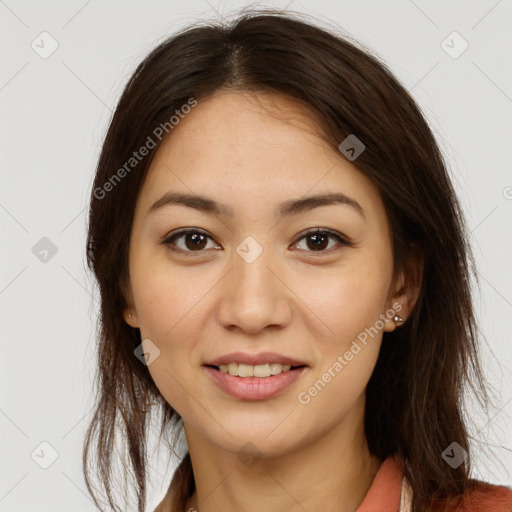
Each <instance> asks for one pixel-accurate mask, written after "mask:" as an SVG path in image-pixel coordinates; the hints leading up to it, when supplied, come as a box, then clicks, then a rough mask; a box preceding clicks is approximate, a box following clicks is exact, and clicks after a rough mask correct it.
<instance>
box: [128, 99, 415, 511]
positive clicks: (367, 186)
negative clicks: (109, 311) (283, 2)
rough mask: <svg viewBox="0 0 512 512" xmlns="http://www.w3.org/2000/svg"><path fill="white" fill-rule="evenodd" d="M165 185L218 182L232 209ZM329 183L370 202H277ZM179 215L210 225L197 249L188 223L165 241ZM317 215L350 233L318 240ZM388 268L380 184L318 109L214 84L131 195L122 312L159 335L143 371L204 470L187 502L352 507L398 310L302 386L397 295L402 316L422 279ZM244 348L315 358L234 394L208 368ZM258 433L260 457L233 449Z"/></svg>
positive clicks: (210, 190) (375, 464) (358, 497)
mask: <svg viewBox="0 0 512 512" xmlns="http://www.w3.org/2000/svg"><path fill="white" fill-rule="evenodd" d="M340 142H341V141H340ZM168 191H174V192H183V193H195V194H201V195H204V196H207V197H210V198H212V199H214V200H215V201H217V202H219V203H222V204H225V205H226V206H228V207H230V208H232V210H233V212H234V216H233V217H232V218H231V217H222V216H219V215H212V214H208V213H204V212H200V211H198V210H195V209H192V208H189V207H186V206H181V205H168V206H165V207H163V208H161V209H159V210H157V211H155V212H153V213H148V209H149V208H150V206H151V205H152V204H153V203H154V202H156V201H157V200H158V199H160V198H161V196H162V195H163V194H164V193H165V192H168ZM325 192H342V193H344V194H346V195H348V196H350V197H351V198H353V199H355V200H356V201H357V202H358V203H359V204H360V205H361V207H362V208H363V210H364V214H365V217H364V218H363V216H361V215H360V214H359V213H358V212H357V210H356V209H354V208H352V207H350V206H348V205H340V204H336V205H328V206H321V207H319V208H315V209H313V210H310V211H307V212H303V213H300V214H297V215H287V216H285V217H282V218H279V217H277V216H275V213H274V211H275V209H276V208H277V205H278V204H280V203H281V202H283V201H286V200H290V199H298V198H301V197H303V196H305V195H312V194H318V193H325ZM186 227H194V228H201V229H202V230H204V231H206V232H207V233H208V236H209V237H210V238H207V239H206V241H205V242H204V244H203V246H201V247H202V248H200V249H197V248H196V249H194V247H196V246H194V244H193V242H191V239H190V235H189V236H188V237H181V238H180V239H177V240H176V239H175V240H174V246H175V247H177V248H181V249H183V250H186V249H187V250H189V251H190V252H192V255H190V256H186V255H183V254H178V253H176V252H173V251H172V250H171V249H170V248H169V246H165V245H162V244H160V243H159V241H161V240H162V239H163V238H165V237H166V235H168V234H169V233H171V232H176V231H177V230H178V229H179V228H186ZM317 227H320V228H322V229H329V230H331V231H334V232H338V233H340V234H342V235H344V236H346V237H348V238H349V239H350V240H352V241H353V242H354V243H355V245H354V246H353V247H347V246H344V245H342V244H340V243H339V242H338V240H337V239H336V238H328V239H327V240H326V241H325V243H324V245H323V246H322V249H321V250H319V251H318V250H317V251H315V246H314V243H312V242H311V237H305V238H304V234H303V232H304V231H305V230H307V229H309V228H317ZM247 236H251V237H253V238H254V239H255V240H256V241H257V242H258V243H259V245H260V246H261V247H262V248H263V252H262V254H261V255H260V256H259V257H258V258H257V259H256V260H255V261H254V262H252V263H250V264H249V263H247V262H246V261H245V260H244V259H243V258H241V257H240V256H239V255H238V253H237V252H236V248H237V247H238V246H239V244H240V243H241V242H242V241H243V240H244V239H245V238H246V237H247ZM308 241H309V243H308ZM327 244H328V245H327ZM193 251H195V252H193ZM198 251H199V252H200V254H199V253H198ZM201 251H202V252H201ZM322 251H323V252H322ZM198 254H199V255H198ZM420 265H421V262H417V264H416V267H415V268H416V271H418V272H419V271H420ZM392 268H393V258H392V245H391V234H390V229H389V224H388V219H387V216H386V212H385V209H384V205H383V202H382V200H381V198H380V195H379V193H378V191H377V189H376V187H375V186H374V185H373V183H372V182H371V181H370V180H369V179H368V178H366V177H365V176H364V175H363V174H362V173H361V172H360V171H358V170H357V168H356V167H355V166H354V165H353V164H351V163H350V162H349V161H348V160H347V159H346V158H345V157H344V156H343V155H341V153H339V152H336V151H334V150H333V149H332V148H331V147H330V146H329V145H328V144H327V143H326V142H325V141H324V140H323V139H322V137H321V136H320V131H319V129H318V127H317V126H316V125H315V123H314V121H313V118H312V116H311V114H310V113H309V112H307V111H306V110H305V109H304V107H303V106H300V105H299V104H298V103H296V102H295V101H294V100H292V99H289V98H285V97H282V96H277V95H270V94H263V93H257V94H249V93H245V92H244V93H240V92H230V91H227V90H219V91H217V92H216V93H215V94H214V95H212V96H210V97H209V98H208V99H205V100H201V101H199V103H198V105H197V106H196V107H195V108H194V109H193V110H192V111H191V112H190V113H189V114H188V115H187V116H186V117H185V118H184V119H182V120H181V121H180V123H179V124H178V125H177V126H175V127H174V129H173V131H172V132H171V133H170V135H169V136H168V137H167V138H166V139H165V140H164V142H163V143H162V146H161V147H160V148H159V150H158V152H157V154H156V155H155V158H154V160H153V162H152V164H151V167H150V169H149V171H148V174H147V178H146V180H145V182H144V184H143V187H142V189H141V192H140V195H139V198H138V201H137V204H136V208H135V216H134V223H133V227H132V234H131V242H130V251H129V283H127V299H128V304H129V307H127V308H126V310H125V311H124V313H123V314H124V319H125V321H126V322H127V323H128V324H130V325H131V326H133V327H137V328H139V329H140V332H141V339H142V340H145V339H150V340H151V341H152V343H154V345H156V346H157V347H158V349H159V350H160V354H159V355H158V357H157V358H156V359H155V360H154V361H153V362H152V363H151V364H150V365H149V366H148V368H149V371H150V373H151V376H152V378H153V379H154V381H155V383H156V385H157V386H158V388H159V390H160V392H161V393H162V395H163V396H164V397H165V399H166V400H167V401H168V403H169V404H170V405H171V406H172V407H173V408H174V409H175V410H176V411H177V412H178V413H179V414H180V415H181V416H182V417H183V419H184V428H185V433H186V437H187V442H188V446H189V452H190V455H191V460H192V465H193V469H194V476H195V481H196V492H195V493H194V495H193V496H192V499H190V500H189V501H188V502H187V507H186V509H185V510H188V508H189V507H194V508H195V509H197V510H199V511H201V512H212V511H218V510H223V511H226V512H230V511H235V510H236V511H237V512H238V511H240V510H243V511H259V510H265V511H268V512H277V511H282V510H289V511H293V512H295V511H299V510H300V511H303V510H304V509H305V510H308V511H309V512H320V511H322V512H330V511H332V512H334V511H336V512H340V511H342V512H353V511H355V510H356V509H357V508H358V506H359V505H360V504H361V502H362V500H363V498H364V496H365V495H366V493H367V491H368V489H369V487H370V486H371V483H372V481H373V479H374V477H375V474H376V473H377V471H378V469H379V467H380V465H381V464H382V462H383V461H382V460H381V459H379V458H377V457H375V456H373V455H371V454H370V453H369V449H368V444H367V441H366V438H365V435H364V408H365V389H366V386H367V383H368V380H369V379H370V377H371V374H372V371H373V368H374V366H375V363H376V361H377V357H378V353H379V349H380V345H381V340H382V332H383V331H392V330H393V329H395V328H396V327H395V324H394V322H393V321H392V320H391V319H389V320H387V321H386V322H385V325H384V327H383V329H381V330H379V332H378V334H377V335H374V336H373V337H370V338H369V341H368V343H367V344H366V345H362V344H360V345H361V347H362V350H360V351H359V352H358V353H357V355H355V356H354V357H353V359H352V360H351V361H350V362H349V363H348V364H347V365H346V366H345V367H344V368H343V370H342V371H341V372H339V373H337V374H336V376H335V377H334V378H332V380H331V381H330V382H329V383H328V384H327V385H326V386H325V387H324V388H323V389H322V391H321V392H320V393H318V394H317V395H316V396H315V397H313V398H311V401H310V402H309V403H308V404H305V405H303V404H301V403H299V401H298V399H297V396H298V394H299V393H300V392H303V391H307V390H308V388H309V387H310V386H311V385H312V384H313V383H314V382H315V381H317V379H319V378H320V377H321V376H322V374H323V373H324V372H325V371H326V370H327V369H328V368H329V367H332V365H333V363H334V362H335V361H336V360H337V357H338V355H343V354H345V352H346V351H347V350H349V349H350V347H351V344H352V342H353V340H355V339H356V338H357V336H358V334H359V333H361V332H363V331H364V330H365V328H368V327H370V326H374V325H375V322H376V320H377V319H378V318H379V315H381V314H384V313H385V312H386V310H388V309H389V308H391V307H392V305H393V304H396V303H400V306H401V309H400V313H399V314H400V316H402V317H403V318H404V319H406V318H407V317H408V315H409V314H410V312H411V310H412V308H413V306H414V303H415V301H416V299H417V292H418V286H419V283H418V285H417V286H412V285H410V283H409V280H408V276H404V275H400V276H399V278H398V279H397V281H396V282H393V279H392V277H393V276H392ZM404 287H405V291H404ZM130 314H131V315H132V316H129V315H130ZM235 351H243V352H248V353H260V352H264V351H273V352H278V353H280V354H283V355H286V356H291V357H295V358H297V359H299V360H301V361H304V362H305V363H307V364H308V365H309V368H308V369H307V370H306V371H305V372H304V373H303V374H302V376H301V377H300V378H299V380H298V381H296V382H295V383H294V384H292V385H291V386H290V387H288V388H287V389H286V390H285V391H284V392H282V393H281V394H280V395H278V396H277V397H274V398H271V399H268V400H262V401H256V402H254V401H247V400H240V399H237V398H233V397H231V396H229V395H227V394H225V393H224V392H223V391H222V390H220V389H219V388H218V387H217V386H216V384H214V383H212V380H211V378H210V377H209V376H208V375H207V374H206V373H205V371H204V369H203V368H202V365H203V364H204V363H206V362H207V361H209V360H212V359H213V358H216V357H218V356H221V355H224V354H227V353H230V352H235ZM249 442H250V443H252V444H253V445H254V446H255V447H256V448H257V450H258V454H259V456H258V458H257V460H256V463H255V464H251V465H247V464H244V463H243V462H242V461H241V460H240V459H239V457H238V456H237V454H238V453H239V452H240V450H241V449H242V447H244V446H245V445H246V444H247V443H249ZM312 489H314V492H311V491H312Z"/></svg>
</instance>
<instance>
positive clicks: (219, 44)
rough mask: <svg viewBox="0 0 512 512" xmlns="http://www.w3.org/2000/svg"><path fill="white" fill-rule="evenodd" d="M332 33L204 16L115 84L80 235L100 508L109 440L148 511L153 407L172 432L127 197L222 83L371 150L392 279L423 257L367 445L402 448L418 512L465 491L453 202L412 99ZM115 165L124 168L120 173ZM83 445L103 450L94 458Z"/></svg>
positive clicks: (250, 17)
mask: <svg viewBox="0 0 512 512" xmlns="http://www.w3.org/2000/svg"><path fill="white" fill-rule="evenodd" d="M335 32H336V31H335V29H333V30H331V31H329V30H326V29H324V28H321V27H319V26H317V25H315V23H314V22H311V21H309V19H308V20H306V19H305V17H304V16H303V17H302V19H301V15H299V14H297V13H293V14H292V13H291V12H286V13H285V12H283V11H273V10H264V11H254V10H253V11H242V12H241V13H239V15H238V17H237V18H236V19H235V20H234V21H232V22H231V23H221V22H219V23H203V22H200V23H198V24H197V25H194V26H191V27H188V28H186V29H183V30H181V31H180V32H179V33H177V34H175V35H173V36H172V37H170V38H168V39H167V40H165V41H164V42H163V43H161V44H159V45H158V47H156V48H155V49H154V50H152V51H151V52H150V53H149V55H148V56H147V57H146V58H145V59H144V60H143V61H142V62H141V63H140V65H139V66H138V67H137V69H136V70H135V72H134V73H133V76H132V77H131V78H130V80H129V82H128V84H127V85H126V87H125V89H124V91H123V93H122V96H121V98H120V100H119V102H118V105H117V108H116V110H115V112H114V114H113V117H112V120H111V122H110V126H109V128H108V132H107V134H106V137H105V140H104V143H103V148H102V151H101V155H100V158H99V162H98V165H97V169H96V176H95V179H94V184H93V190H92V193H91V198H90V216H89V231H88V237H87V263H88V266H89V268H90V269H91V270H92V271H93V272H94V275H95V277H96V280H97V282H98V285H99V291H100V294H101V311H100V322H99V330H98V331H99V332H98V352H97V355H98V374H97V381H96V382H97V387H98V389H97V396H96V399H97V402H96V408H95V413H94V417H93V418H92V421H91V423H90V425H89V428H88V430H87V434H86V439H85V443H84V450H83V465H84V474H85V479H86V483H87V487H88V489H89V492H90V493H91V495H92V496H93V498H94V501H95V503H96V504H97V506H98V507H100V505H99V501H98V500H97V498H96V496H95V493H94V491H93V490H92V487H91V480H90V475H89V472H90V471H91V469H94V471H95V472H96V473H97V476H98V477H99V479H100V482H101V486H102V490H104V491H105V494H106V496H107V499H108V504H109V507H111V509H113V510H116V511H117V510H120V508H118V505H117V503H116V502H115V499H114V496H113V488H112V480H111V479H112V467H113V462H114V456H115V455H116V450H117V449H118V448H117V446H116V443H118V442H119V439H120V437H119V436H121V439H122V440H123V441H124V445H123V450H124V451H123V454H124V455H125V456H127V457H128V464H129V468H127V467H125V475H126V472H127V471H128V469H130V470H131V475H132V478H133V483H134V488H135V490H136V495H137V503H138V511H139V512H143V511H144V509H145V504H146V498H147V496H146V494H147V491H146V477H147V457H146V448H147V445H146V443H147V435H148V425H149V424H150V420H151V419H152V412H153V411H159V412H160V413H161V422H160V437H159V440H161V438H162V435H163V434H164V433H169V432H174V433H175V430H176V429H177V428H179V427H178V424H177V421H178V420H179V419H180V418H179V415H178V414H177V413H176V412H175V411H174V410H173V409H172V407H171V406H170V405H169V404H168V403H167V402H166V401H165V400H164V399H163V397H162V396H161V394H160V393H159V391H158V389H157V387H156V386H155V384H154V382H153V380H152V378H151V376H150V374H149V371H148V369H147V367H146V366H145V365H143V364H141V363H140V361H139V360H138V359H137V357H135V356H134V350H135V348H136V347H137V346H138V345H139V344H140V343H141V338H140V331H139V330H138V329H134V328H132V327H130V326H129V325H127V324H126V323H125V321H124V319H123V315H122V311H123V309H124V307H125V306H126V305H127V301H126V295H125V294H124V289H125V288H124V287H125V285H126V283H127V280H128V265H127V264H128V245H129V239H130V232H131V226H132V220H133V214H134V206H135V203H136V201H137V197H138V194H139V191H140V188H141V186H142V183H143V180H144V176H145V174H146V172H147V170H148V168H149V166H150V164H151V160H152V158H153V156H154V154H155V152H156V151H157V150H158V147H159V145H160V142H161V138H159V137H157V136H156V135H155V134H156V133H160V132H158V131H156V132H155V129H156V128H157V127H159V126H164V125H165V123H167V127H168V129H167V130H166V133H167V131H170V128H169V119H170V118H171V116H173V114H174V113H175V111H176V110H179V109H180V108H181V107H182V105H184V104H187V103H188V102H189V101H190V98H195V100H196V101H199V102H200V101H201V99H204V98H206V97H207V96H208V95H209V94H211V93H213V92H214V91H216V90H217V89H219V88H230V89H232V90H236V91H256V92H257V91H264V92H274V93H278V94H284V95H287V96H288V97H292V98H294V99H296V100H299V101H300V102H301V103H302V104H303V105H304V106H305V107H307V108H309V109H310V110H311V111H312V112H314V113H315V116H316V118H317V120H318V122H319V123H320V126H321V128H322V130H323V132H324V136H325V139H326V140H327V141H328V143H329V144H331V145H332V147H333V148H335V149H336V148H338V145H339V144H340V142H341V141H343V140H344V139H345V138H346V137H347V136H348V135H350V134H355V135H356V136H357V138H358V139H360V140H361V141H363V143H364V145H365V146H366V149H365V151H364V152H363V153H361V155H360V156H359V157H358V158H357V160H355V161H353V162H352V163H353V165H355V166H356V167H357V168H358V169H359V170H360V172H362V173H363V174H364V175H366V176H367V177H369V178H370V179H371V180H372V181H373V183H374V184H375V185H376V186H377V188H378V190H379V191H380V194H381V197H382V199H383V202H384V205H385V207H386V211H387V214H388V218H389V222H390V225H391V233H392V238H393V239H392V243H393V254H394V272H395V276H397V275H398V272H401V271H403V270H405V269H406V266H407V261H408V257H409V255H410V251H411V248H412V247H413V246H415V247H417V248H419V250H420V251H421V254H422V256H423V260H424V270H423V275H422V284H421V291H420V295H419V298H418V301H417V304H416V306H415V308H414V310H413V312H412V314H411V316H410V318H408V319H407V322H406V323H405V324H404V325H403V326H402V327H401V328H400V329H398V330H396V331H394V332H392V333H384V335H383V340H382V348H381V351H380V355H379V358H378V361H377V364H376V367H375V370H374V372H373V375H372V377H371V379H370V381H369V383H368V386H367V391H366V396H367V402H366V414H365V432H366V437H367V440H368V444H369V448H370V451H371V453H372V454H374V455H377V456H378V457H379V458H381V459H385V458H386V457H387V456H388V455H390V454H397V455H399V456H400V457H401V459H402V460H403V461H405V475H406V477H407V478H408V480H409V482H410V484H411V486H412V489H413V493H414V495H413V496H414V497H413V511H414V512H420V511H428V510H431V508H429V507H430V504H431V503H433V501H434V500H448V499H449V498H453V497H457V496H461V495H464V494H465V493H467V492H468V491H469V489H470V488H471V487H472V481H471V479H470V478H469V473H470V467H471V464H470V463H471V460H472V459H471V450H470V446H469V435H468V430H467V425H466V423H465V422H466V420H465V418H464V416H465V415H464V413H465V411H464V409H463V407H464V402H463V392H464V388H465V384H466V383H467V382H469V384H470V386H471V388H472V389H473V391H474V393H475V394H476V396H477V398H478V401H479V403H480V405H481V406H482V407H485V406H486V404H488V403H489V402H490V400H489V397H488V394H487V390H486V387H485V385H484V382H483V377H482V371H481V367H480V362H479V355H478V336H477V326H476V323H475V317H474V309H473V304H472V297H471V292H470V280H471V278H475V280H476V282H478V279H477V276H476V274H475V272H474V270H473V268H474V261H473V256H472V254H471V249H470V246H469V244H468V235H467V228H466V226H465V222H464V217H463V212H462V210H461V207H460V205H459V203H458V200H457V198H456V195H455V193H454V189H453V186H452V184H451V181H450V178H449V175H448V172H447V165H446V164H445V162H444V160H443V157H442V155H441V153H440V150H439V148H438V145H437V143H436V140H435V138H434V136H433V133H432V131H431V130H430V128H429V126H428V124H427V122H426V120H425V118H424V117H423V115H422V113H421V111H420V109H419V107H418V106H417V104H416V103H415V101H414V100H413V99H412V97H411V96H410V94H409V93H408V92H407V90H406V89H405V88H404V86H403V85H401V84H400V82H399V81H398V80H397V79H396V78H395V77H394V76H393V74H392V72H391V71H390V70H389V69H388V67H387V66H386V64H385V63H384V62H382V61H381V60H380V59H379V58H378V57H376V56H374V55H372V53H371V52H370V51H368V50H366V49H365V48H364V47H363V46H362V45H360V44H359V43H358V42H357V41H352V40H351V38H350V36H348V35H344V36H343V35H341V34H339V33H338V34H337V33H335ZM160 131H161V130H160ZM171 136H172V135H171ZM148 137H149V138H151V140H152V142H153V144H149V143H148V141H149V139H148ZM144 145H146V146H149V145H151V146H153V147H152V148H151V149H150V150H149V153H148V155H147V156H146V157H145V158H143V159H141V160H140V161H139V160H138V161H137V163H136V164H134V162H131V164H130V167H127V166H126V163H127V162H130V159H131V158H132V156H133V152H134V151H137V150H138V149H139V148H141V147H142V146H144ZM132 164H134V165H132ZM123 166H124V169H125V172H124V173H123V172H119V171H118V170H119V169H121V168H123ZM107 183H110V185H107ZM148 404H149V405H148ZM151 404H153V405H154V404H157V405H158V407H154V406H153V407H150V405H151ZM454 442H456V443H458V444H459V445H460V447H461V448H462V449H464V450H466V452H468V453H469V456H468V458H467V459H466V460H465V461H464V462H463V463H462V464H460V465H459V466H458V467H455V468H452V467H451V466H450V465H448V464H447V463H446V462H445V460H443V458H442V456H441V454H442V453H443V452H444V450H445V449H446V448H447V447H448V446H449V445H451V444H452V443H454ZM93 446H94V448H95V449H96V452H97V455H98V458H97V461H96V463H95V464H94V466H93V468H91V466H92V465H93V464H92V462H91V461H92V457H91V454H90V453H89V452H90V450H91V448H92V447H93ZM170 447H171V449H173V447H174V444H172V445H170ZM178 477H179V478H178ZM173 487H174V492H175V493H176V495H177V502H179V503H184V500H185V498H186V497H187V496H190V494H191V493H192V492H193V490H194V480H193V472H192V468H191V465H190V458H189V457H188V456H185V458H184V459H183V461H182V464H181V465H180V471H179V473H177V474H176V476H175V478H174V480H173ZM114 490H115V489H114ZM439 502H440V501H438V503H439ZM432 510H433V509H432Z"/></svg>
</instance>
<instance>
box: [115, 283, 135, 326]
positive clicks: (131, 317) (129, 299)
mask: <svg viewBox="0 0 512 512" xmlns="http://www.w3.org/2000/svg"><path fill="white" fill-rule="evenodd" d="M119 286H120V288H121V292H122V294H123V296H124V298H125V301H126V304H127V306H126V307H125V308H124V309H123V318H124V321H125V322H126V323H127V324H128V325H129V326H131V327H133V328H135V329H137V328H139V319H138V318H137V310H136V309H135V305H134V304H133V294H132V288H131V284H130V283H128V285H126V282H125V281H122V280H121V281H120V282H119Z"/></svg>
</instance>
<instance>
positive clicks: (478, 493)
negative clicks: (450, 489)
mask: <svg viewBox="0 0 512 512" xmlns="http://www.w3.org/2000/svg"><path fill="white" fill-rule="evenodd" d="M459 510H460V512H512V489H511V488H510V487H506V486H504V485H493V484H490V483H488V482H482V481H479V480H472V490H471V491H470V492H469V493H468V496H467V497H466V498H465V499H464V500H463V503H462V506H461V507H460V509H458V510H457V512H459Z"/></svg>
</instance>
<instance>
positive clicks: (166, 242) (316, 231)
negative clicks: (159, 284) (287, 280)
mask: <svg viewBox="0 0 512 512" xmlns="http://www.w3.org/2000/svg"><path fill="white" fill-rule="evenodd" d="M190 233H195V234H199V235H204V236H206V237H207V238H210V239H211V240H213V238H212V237H211V236H210V235H209V234H208V233H206V232H205V231H203V230H202V229H199V228H186V229H182V230H180V231H178V232H177V233H174V234H171V235H168V236H166V237H165V238H164V239H163V240H162V241H161V242H160V243H161V244H162V245H166V246H168V247H169V249H170V250H171V251H173V252H176V253H179V254H182V255H184V256H190V255H192V257H195V256H200V255H201V254H202V253H204V252H205V250H204V249H203V250H200V251H185V250H183V249H177V248H175V247H173V242H174V240H177V239H179V238H181V237H183V236H185V235H188V234H190ZM311 235H328V236H329V237H331V238H336V239H337V240H338V242H339V243H340V244H341V245H342V246H347V247H351V246H353V245H355V243H354V242H352V241H350V240H348V239H347V238H346V237H344V236H342V235H341V234H339V233H336V232H335V231H331V230H329V229H323V230H322V229H320V228H313V229H310V230H307V231H306V232H304V233H302V235H301V236H300V237H299V238H297V240H296V242H294V244H293V245H297V244H298V243H299V242H300V241H301V240H303V239H304V238H307V237H308V236H311ZM333 249H335V248H333V247H331V248H330V249H328V250H322V251H306V252H310V253H313V254H315V253H317V254H318V255H322V254H331V252H332V251H333Z"/></svg>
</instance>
